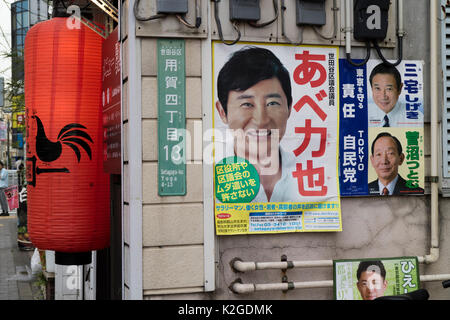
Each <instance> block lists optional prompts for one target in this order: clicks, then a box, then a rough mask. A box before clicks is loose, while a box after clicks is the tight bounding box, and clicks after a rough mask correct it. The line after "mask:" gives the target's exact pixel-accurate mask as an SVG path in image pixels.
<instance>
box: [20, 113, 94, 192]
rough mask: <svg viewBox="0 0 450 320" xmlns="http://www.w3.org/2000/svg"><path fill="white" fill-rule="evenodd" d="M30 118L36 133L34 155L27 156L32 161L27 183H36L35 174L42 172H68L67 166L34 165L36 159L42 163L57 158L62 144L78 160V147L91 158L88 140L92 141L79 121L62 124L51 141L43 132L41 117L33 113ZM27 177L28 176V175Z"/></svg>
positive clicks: (79, 158)
mask: <svg viewBox="0 0 450 320" xmlns="http://www.w3.org/2000/svg"><path fill="white" fill-rule="evenodd" d="M31 118H32V119H36V124H37V133H36V155H37V158H36V156H33V157H31V158H27V160H28V161H31V162H32V172H31V173H30V175H31V176H32V178H31V179H27V180H28V183H29V184H30V185H32V186H35V185H36V175H39V174H42V173H56V172H60V173H61V172H62V173H69V172H70V171H69V169H67V168H40V167H37V166H36V162H37V159H39V160H41V161H43V162H44V163H47V164H50V163H51V162H53V161H55V160H57V159H59V157H60V156H61V153H62V150H63V145H66V146H68V147H70V148H71V149H72V150H73V151H74V152H75V155H76V157H77V160H78V162H80V160H81V152H80V147H81V148H82V149H83V150H84V151H85V152H86V154H87V155H88V157H89V159H90V160H92V151H91V147H90V146H89V144H88V142H91V143H94V142H93V141H92V138H91V137H90V136H89V134H88V133H87V132H86V131H85V130H87V128H86V127H85V126H83V125H82V124H79V123H70V124H68V125H66V126H64V127H63V128H62V129H61V130H60V132H59V134H58V137H57V140H56V141H51V140H50V139H49V138H48V137H47V135H46V134H45V128H44V125H43V123H42V121H41V119H40V118H39V117H38V116H36V115H33V116H31ZM28 178H29V177H28Z"/></svg>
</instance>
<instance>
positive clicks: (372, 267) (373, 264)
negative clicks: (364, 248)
mask: <svg viewBox="0 0 450 320" xmlns="http://www.w3.org/2000/svg"><path fill="white" fill-rule="evenodd" d="M333 274H334V298H335V299H336V300H374V299H376V298H380V297H383V296H393V295H400V294H405V293H408V292H412V291H415V290H418V289H420V273H419V263H418V260H417V257H398V258H375V259H360V260H356V259H351V260H335V261H333Z"/></svg>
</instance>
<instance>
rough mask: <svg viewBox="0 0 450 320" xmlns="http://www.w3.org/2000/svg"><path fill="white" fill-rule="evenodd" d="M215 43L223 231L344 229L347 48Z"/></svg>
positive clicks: (217, 179)
mask: <svg viewBox="0 0 450 320" xmlns="http://www.w3.org/2000/svg"><path fill="white" fill-rule="evenodd" d="M212 49H213V104H212V109H213V131H214V133H213V135H214V136H213V146H214V152H213V162H214V163H213V164H214V166H213V167H214V211H215V222H216V233H217V234H218V235H236V234H259V233H283V232H312V231H341V230H342V220H341V205H340V192H339V178H338V177H339V175H338V155H339V138H338V137H339V111H338V108H339V94H338V91H339V88H338V75H339V72H338V70H339V59H338V47H325V46H323V47H322V46H294V45H287V44H261V43H244V42H241V43H237V44H235V45H233V46H227V45H225V44H223V43H221V42H213V47H212Z"/></svg>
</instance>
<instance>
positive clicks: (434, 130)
mask: <svg viewBox="0 0 450 320" xmlns="http://www.w3.org/2000/svg"><path fill="white" fill-rule="evenodd" d="M437 19H438V17H437V1H436V0H430V90H431V91H437V88H438V84H437V65H438V62H437V21H438V20H437ZM437 97H438V93H437V92H431V93H430V110H431V176H432V177H433V180H432V182H431V248H438V247H439V219H438V218H439V216H438V214H439V207H438V182H437V181H436V179H434V177H438V117H437V116H438V114H437V112H438V111H437V107H438V101H437Z"/></svg>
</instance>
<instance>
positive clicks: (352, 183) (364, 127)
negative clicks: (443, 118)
mask: <svg viewBox="0 0 450 320" xmlns="http://www.w3.org/2000/svg"><path fill="white" fill-rule="evenodd" d="M339 65H340V69H339V70H340V72H339V76H340V81H339V85H340V149H339V150H340V154H339V156H340V191H341V196H364V195H375V196H380V195H381V196H383V195H421V194H422V195H423V194H424V183H425V178H424V177H425V173H424V165H425V163H424V156H425V155H424V127H423V121H424V119H423V118H424V108H423V61H415V60H404V61H402V62H401V63H400V64H399V65H397V66H393V65H387V64H385V63H382V61H379V60H369V61H368V62H367V64H364V65H363V66H360V67H355V66H353V65H351V64H350V63H349V62H348V61H347V60H346V59H340V61H339Z"/></svg>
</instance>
